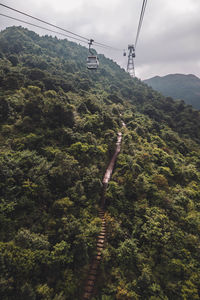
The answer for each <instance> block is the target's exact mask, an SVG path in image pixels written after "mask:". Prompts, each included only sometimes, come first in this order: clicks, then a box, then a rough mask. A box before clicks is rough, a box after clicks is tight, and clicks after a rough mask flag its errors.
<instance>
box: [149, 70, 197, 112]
mask: <svg viewBox="0 0 200 300" xmlns="http://www.w3.org/2000/svg"><path fill="white" fill-rule="evenodd" d="M144 83H146V84H148V85H149V86H151V87H152V88H153V89H155V90H156V91H159V92H160V93H162V94H163V95H165V96H171V97H173V98H174V99H183V100H184V101H185V102H186V103H187V104H190V105H192V106H193V107H194V108H196V109H200V78H198V77H197V76H195V75H192V74H188V75H184V74H169V75H166V76H163V77H160V76H155V77H152V78H150V79H147V80H144Z"/></svg>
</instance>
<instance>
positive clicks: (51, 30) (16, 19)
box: [0, 13, 108, 49]
mask: <svg viewBox="0 0 200 300" xmlns="http://www.w3.org/2000/svg"><path fill="white" fill-rule="evenodd" d="M0 16H3V17H6V18H9V19H12V20H15V21H18V22H21V23H25V24H28V25H31V26H34V27H37V28H40V29H44V30H47V31H49V32H53V33H56V34H60V35H62V36H65V37H68V38H70V39H74V40H76V41H79V42H82V43H85V44H88V42H86V41H85V40H81V39H78V38H76V37H73V36H70V35H67V34H65V33H62V32H58V31H55V30H53V29H49V28H46V27H43V26H40V25H36V24H33V23H30V22H27V21H24V20H21V19H18V18H15V17H12V16H8V15H5V14H2V13H0ZM95 46H96V47H100V48H104V49H108V48H107V47H105V46H101V45H99V44H98V45H95Z"/></svg>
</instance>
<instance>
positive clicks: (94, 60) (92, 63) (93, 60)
mask: <svg viewBox="0 0 200 300" xmlns="http://www.w3.org/2000/svg"><path fill="white" fill-rule="evenodd" d="M93 42H94V40H92V39H91V40H90V42H89V55H88V58H87V68H88V69H89V70H96V69H97V68H98V66H99V59H98V57H97V56H96V55H94V54H93V53H92V51H91V46H92V43H93Z"/></svg>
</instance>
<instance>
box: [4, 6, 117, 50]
mask: <svg viewBox="0 0 200 300" xmlns="http://www.w3.org/2000/svg"><path fill="white" fill-rule="evenodd" d="M0 5H1V6H3V7H5V8H8V9H10V10H13V11H15V12H17V13H20V14H22V15H24V16H27V17H29V18H32V19H34V20H36V21H39V22H42V23H45V24H47V25H49V26H52V27H55V28H57V29H60V30H62V31H65V32H67V33H70V34H72V35H74V36H77V37H79V38H81V39H84V40H86V41H87V43H88V42H89V40H90V39H88V38H86V37H84V36H81V35H79V34H76V33H74V32H72V31H69V30H67V29H64V28H62V27H59V26H56V25H54V24H52V23H49V22H47V21H44V20H42V19H39V18H37V17H34V16H31V15H29V14H27V13H24V12H22V11H20V10H17V9H15V8H12V7H10V6H8V5H5V4H3V3H0ZM22 22H23V23H24V22H25V21H22ZM33 26H35V25H33ZM68 37H69V36H68ZM94 44H95V45H96V46H99V47H102V48H107V49H112V50H115V51H123V50H122V49H118V48H115V47H112V46H109V45H106V44H102V43H99V42H95V41H94Z"/></svg>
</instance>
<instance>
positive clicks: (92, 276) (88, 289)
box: [83, 121, 126, 300]
mask: <svg viewBox="0 0 200 300" xmlns="http://www.w3.org/2000/svg"><path fill="white" fill-rule="evenodd" d="M122 126H123V127H125V126H126V125H125V123H124V122H123V121H122ZM121 142H122V133H121V132H118V134H117V142H116V148H115V153H114V154H113V156H112V158H111V161H110V163H109V165H108V167H107V169H106V172H105V175H104V178H103V181H102V184H103V187H102V195H101V207H100V209H99V217H100V218H101V232H100V234H99V236H98V238H97V251H96V253H97V254H96V256H95V257H94V259H93V261H92V263H91V265H90V268H89V273H88V277H87V281H86V285H85V288H84V296H83V300H89V299H91V297H92V295H93V292H94V285H95V282H96V277H97V271H98V267H99V264H100V261H101V255H102V250H103V248H104V244H105V238H106V221H105V218H104V214H105V210H104V209H105V192H106V188H107V185H108V182H109V180H110V178H111V175H112V172H113V169H114V165H115V162H116V159H117V156H118V154H119V153H120V150H121Z"/></svg>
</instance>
